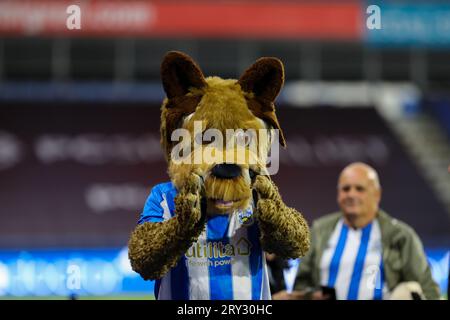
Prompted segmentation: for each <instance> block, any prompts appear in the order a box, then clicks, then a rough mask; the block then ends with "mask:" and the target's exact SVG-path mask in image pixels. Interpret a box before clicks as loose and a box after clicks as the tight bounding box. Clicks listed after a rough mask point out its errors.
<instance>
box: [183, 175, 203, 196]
mask: <svg viewBox="0 0 450 320" xmlns="http://www.w3.org/2000/svg"><path fill="white" fill-rule="evenodd" d="M203 189H204V184H203V179H202V177H200V176H199V175H197V174H195V173H191V174H190V175H189V177H188V178H187V180H186V183H185V184H184V186H183V187H182V188H181V192H182V193H186V194H189V193H191V194H202V190H203Z"/></svg>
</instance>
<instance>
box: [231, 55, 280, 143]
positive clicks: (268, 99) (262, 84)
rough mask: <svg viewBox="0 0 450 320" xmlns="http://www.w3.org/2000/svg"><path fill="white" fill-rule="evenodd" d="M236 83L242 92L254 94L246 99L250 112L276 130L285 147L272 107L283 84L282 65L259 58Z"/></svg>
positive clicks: (278, 62)
mask: <svg viewBox="0 0 450 320" xmlns="http://www.w3.org/2000/svg"><path fill="white" fill-rule="evenodd" d="M238 83H239V85H240V86H241V89H242V90H243V91H245V92H251V93H253V94H254V98H249V99H247V104H248V108H249V109H250V111H251V112H252V113H253V114H254V115H255V116H256V117H258V118H260V119H263V120H264V121H266V122H268V123H269V124H270V125H271V126H272V127H274V128H275V129H278V130H279V142H280V144H281V145H282V146H283V147H286V140H285V138H284V133H283V130H281V126H280V123H279V122H278V118H277V116H276V114H275V105H274V100H275V98H276V97H277V96H278V94H279V93H280V90H281V88H282V87H283V83H284V67H283V63H282V62H281V61H280V60H279V59H277V58H260V59H258V60H257V61H256V62H255V63H254V64H253V65H252V66H251V67H250V68H248V69H247V70H246V71H245V72H244V74H243V75H242V76H241V78H240V79H239V81H238Z"/></svg>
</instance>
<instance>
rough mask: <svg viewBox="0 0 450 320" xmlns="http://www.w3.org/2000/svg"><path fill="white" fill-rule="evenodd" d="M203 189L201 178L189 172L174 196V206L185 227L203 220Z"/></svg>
mask: <svg viewBox="0 0 450 320" xmlns="http://www.w3.org/2000/svg"><path fill="white" fill-rule="evenodd" d="M203 189H204V186H203V179H202V178H201V177H200V176H199V175H196V174H191V175H190V176H189V178H188V179H187V181H186V184H185V185H184V186H183V187H182V189H181V192H180V193H179V194H178V195H177V196H176V197H175V207H176V210H177V212H178V215H179V216H180V220H181V222H182V223H183V224H184V226H185V227H188V228H189V227H193V226H195V225H197V224H198V223H199V222H200V221H201V220H203V217H204V214H205V212H204V211H205V210H204V209H205V208H204V201H202V194H203Z"/></svg>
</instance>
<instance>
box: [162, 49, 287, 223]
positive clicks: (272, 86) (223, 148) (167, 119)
mask: <svg viewBox="0 0 450 320" xmlns="http://www.w3.org/2000/svg"><path fill="white" fill-rule="evenodd" d="M161 77H162V83H163V87H164V90H165V92H166V94H167V98H166V99H165V100H164V102H163V105H162V113H161V144H162V147H163V149H164V151H165V155H166V159H167V161H168V163H169V175H170V178H171V180H172V182H173V183H174V185H175V186H176V187H177V189H179V190H180V188H181V187H182V186H183V184H184V183H185V181H187V178H188V177H189V175H191V174H192V173H194V174H197V175H198V176H199V177H201V178H202V179H203V181H204V190H203V191H204V196H205V197H206V198H207V203H208V212H214V213H219V214H220V213H226V212H232V211H233V210H235V209H245V208H246V207H247V206H248V205H249V202H250V200H251V197H252V192H251V183H252V178H253V177H254V176H255V175H257V174H266V173H267V165H266V162H267V157H268V153H269V149H270V146H271V143H272V142H273V139H275V138H276V137H278V140H277V141H276V142H279V143H280V144H281V145H282V146H285V140H284V136H283V133H282V131H281V128H280V125H279V123H278V119H277V117H276V115H275V107H274V100H275V98H276V97H277V95H278V93H279V92H280V90H281V87H282V86H283V82H284V70H283V64H282V63H281V61H280V60H278V59H276V58H261V59H259V60H257V61H256V62H255V63H254V64H253V65H252V66H251V67H250V68H248V69H247V70H246V71H245V72H244V74H243V75H242V76H241V77H240V79H239V80H224V79H221V78H219V77H208V78H205V77H204V76H203V73H202V71H201V70H200V68H199V67H198V65H197V64H196V63H195V62H194V61H193V60H192V59H191V58H190V57H189V56H187V55H186V54H183V53H181V52H176V51H171V52H169V53H167V54H166V56H165V57H164V60H163V62H162V65H161Z"/></svg>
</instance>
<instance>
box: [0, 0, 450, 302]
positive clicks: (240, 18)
mask: <svg viewBox="0 0 450 320" xmlns="http://www.w3.org/2000/svg"><path fill="white" fill-rule="evenodd" d="M70 5H77V6H79V8H80V13H81V19H80V21H81V25H80V27H81V29H70V28H68V26H67V22H72V23H73V21H74V20H73V19H72V18H73V16H72V14H73V12H75V11H70V10H69V12H68V11H67V8H68V7H69V6H70ZM370 5H377V6H378V8H380V12H379V13H380V17H381V25H380V27H381V29H377V28H375V29H373V28H372V27H374V26H375V27H376V22H375V23H374V20H373V19H376V17H375V16H374V14H376V11H371V10H369V11H368V7H369V6H370ZM68 20H69V21H68ZM69 25H71V24H70V23H69ZM168 50H180V51H184V52H186V53H188V54H189V55H191V56H192V57H193V58H194V59H195V60H196V61H197V62H198V63H199V65H200V66H201V68H202V70H203V72H204V74H205V75H207V76H208V75H218V76H221V77H223V78H238V77H239V76H240V75H241V74H242V72H243V71H244V70H245V69H246V68H247V67H248V66H250V65H251V64H252V63H253V62H254V61H255V60H256V59H257V58H259V57H261V56H275V57H278V58H280V59H281V60H282V61H283V62H284V64H285V72H286V84H285V87H284V89H283V91H282V93H281V95H280V96H279V97H278V99H277V107H278V117H279V120H280V123H281V126H282V128H283V129H284V131H285V135H286V139H287V145H288V148H287V149H286V150H281V151H280V170H279V172H278V174H276V175H275V176H274V177H273V179H274V180H275V182H276V183H277V184H278V185H279V188H280V190H281V193H282V194H283V197H284V199H285V201H286V203H287V204H288V205H290V206H294V207H296V208H297V209H298V210H300V211H301V212H303V213H304V215H305V217H306V218H307V220H308V221H309V222H310V223H311V222H312V221H313V220H314V219H316V218H318V217H320V216H322V215H324V214H327V213H329V212H332V211H335V210H337V205H336V201H335V199H336V183H337V177H338V174H339V172H340V171H341V170H342V168H343V167H344V166H346V165H347V164H349V163H350V162H353V161H363V162H366V163H369V164H371V165H372V166H374V167H375V168H376V169H377V170H378V172H379V175H380V179H381V184H382V187H383V199H382V203H381V207H382V208H383V209H384V210H386V211H387V212H388V213H390V214H391V215H393V216H394V217H396V218H398V219H400V220H403V221H405V222H406V223H408V224H409V225H411V226H412V227H413V228H414V229H415V230H416V232H417V233H418V234H419V236H420V237H421V239H422V241H423V243H424V246H425V250H426V254H427V257H428V259H429V262H430V265H431V268H432V272H433V277H434V279H435V280H436V281H437V282H438V283H439V285H440V286H441V290H442V292H443V294H444V293H446V292H447V284H448V272H449V248H450V174H449V171H450V168H449V165H450V143H449V141H450V3H449V2H448V1H426V0H421V1H356V0H348V1H347V0H343V1H331V0H329V1H325V0H318V1H294V0H290V1H288V0H279V1H275V0H264V1H256V0H253V1H252V0H247V1H242V0H241V1H239V0H233V1H206V0H184V1H136V0H114V1H106V0H92V1H76V0H71V1H51V0H32V1H19V0H17V1H0V299H1V298H3V299H11V298H12V299H18V298H39V299H41V298H61V299H68V298H88V299H92V298H99V299H106V298H115V299H117V298H143V299H152V298H153V283H152V282H145V281H143V280H141V279H140V277H139V276H138V275H137V274H136V273H134V272H133V271H132V270H131V268H130V265H129V262H128V256H127V249H126V245H127V241H128V237H129V234H130V232H131V231H132V230H133V228H134V226H135V225H136V222H137V220H138V217H139V214H140V212H141V210H142V207H143V204H144V202H145V199H146V197H147V195H148V194H149V191H150V189H151V187H152V186H153V185H155V184H157V183H159V182H162V181H166V180H168V176H167V174H166V163H165V161H164V158H163V153H162V151H161V148H160V145H159V125H160V118H159V117H160V113H159V108H160V104H161V101H162V99H163V98H164V92H163V90H162V86H161V82H160V78H159V68H160V63H161V60H162V57H163V55H164V54H165V52H166V51H168ZM292 265H293V266H294V267H296V264H295V263H293V264H292ZM291 271H292V269H291ZM294 271H295V270H294ZM293 274H295V272H294V273H293V272H290V273H289V272H286V274H285V275H286V279H287V281H288V282H289V283H292V275H293ZM288 287H289V285H288Z"/></svg>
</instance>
